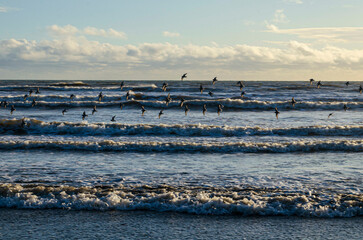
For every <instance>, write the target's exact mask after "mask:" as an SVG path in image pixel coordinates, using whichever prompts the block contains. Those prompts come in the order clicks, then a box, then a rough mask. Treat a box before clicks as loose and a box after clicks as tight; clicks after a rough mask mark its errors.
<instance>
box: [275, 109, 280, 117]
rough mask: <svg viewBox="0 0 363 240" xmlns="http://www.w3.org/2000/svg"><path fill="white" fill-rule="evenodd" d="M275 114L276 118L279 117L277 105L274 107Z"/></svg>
mask: <svg viewBox="0 0 363 240" xmlns="http://www.w3.org/2000/svg"><path fill="white" fill-rule="evenodd" d="M275 114H276V119H279V114H280V112H279V110H277V107H275Z"/></svg>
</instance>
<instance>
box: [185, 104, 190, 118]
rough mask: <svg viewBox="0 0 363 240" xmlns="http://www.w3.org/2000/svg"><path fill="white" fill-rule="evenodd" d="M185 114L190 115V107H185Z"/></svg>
mask: <svg viewBox="0 0 363 240" xmlns="http://www.w3.org/2000/svg"><path fill="white" fill-rule="evenodd" d="M184 112H185V116H187V115H188V112H189V107H188V105H185V110H184Z"/></svg>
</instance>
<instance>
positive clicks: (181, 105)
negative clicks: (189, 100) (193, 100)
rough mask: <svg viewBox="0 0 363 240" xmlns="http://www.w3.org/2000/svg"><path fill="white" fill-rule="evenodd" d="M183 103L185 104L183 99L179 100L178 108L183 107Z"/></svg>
mask: <svg viewBox="0 0 363 240" xmlns="http://www.w3.org/2000/svg"><path fill="white" fill-rule="evenodd" d="M184 102H185V99H184V98H181V99H180V107H183V104H184Z"/></svg>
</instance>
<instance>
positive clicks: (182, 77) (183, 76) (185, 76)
mask: <svg viewBox="0 0 363 240" xmlns="http://www.w3.org/2000/svg"><path fill="white" fill-rule="evenodd" d="M184 78H187V73H184V74H183V75H182V76H181V78H180V79H181V80H182V81H183V80H184Z"/></svg>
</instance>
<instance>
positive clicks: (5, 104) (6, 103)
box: [4, 100, 9, 108]
mask: <svg viewBox="0 0 363 240" xmlns="http://www.w3.org/2000/svg"><path fill="white" fill-rule="evenodd" d="M8 104H9V103H8V102H7V101H6V100H5V101H4V108H6V107H7V106H8Z"/></svg>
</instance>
